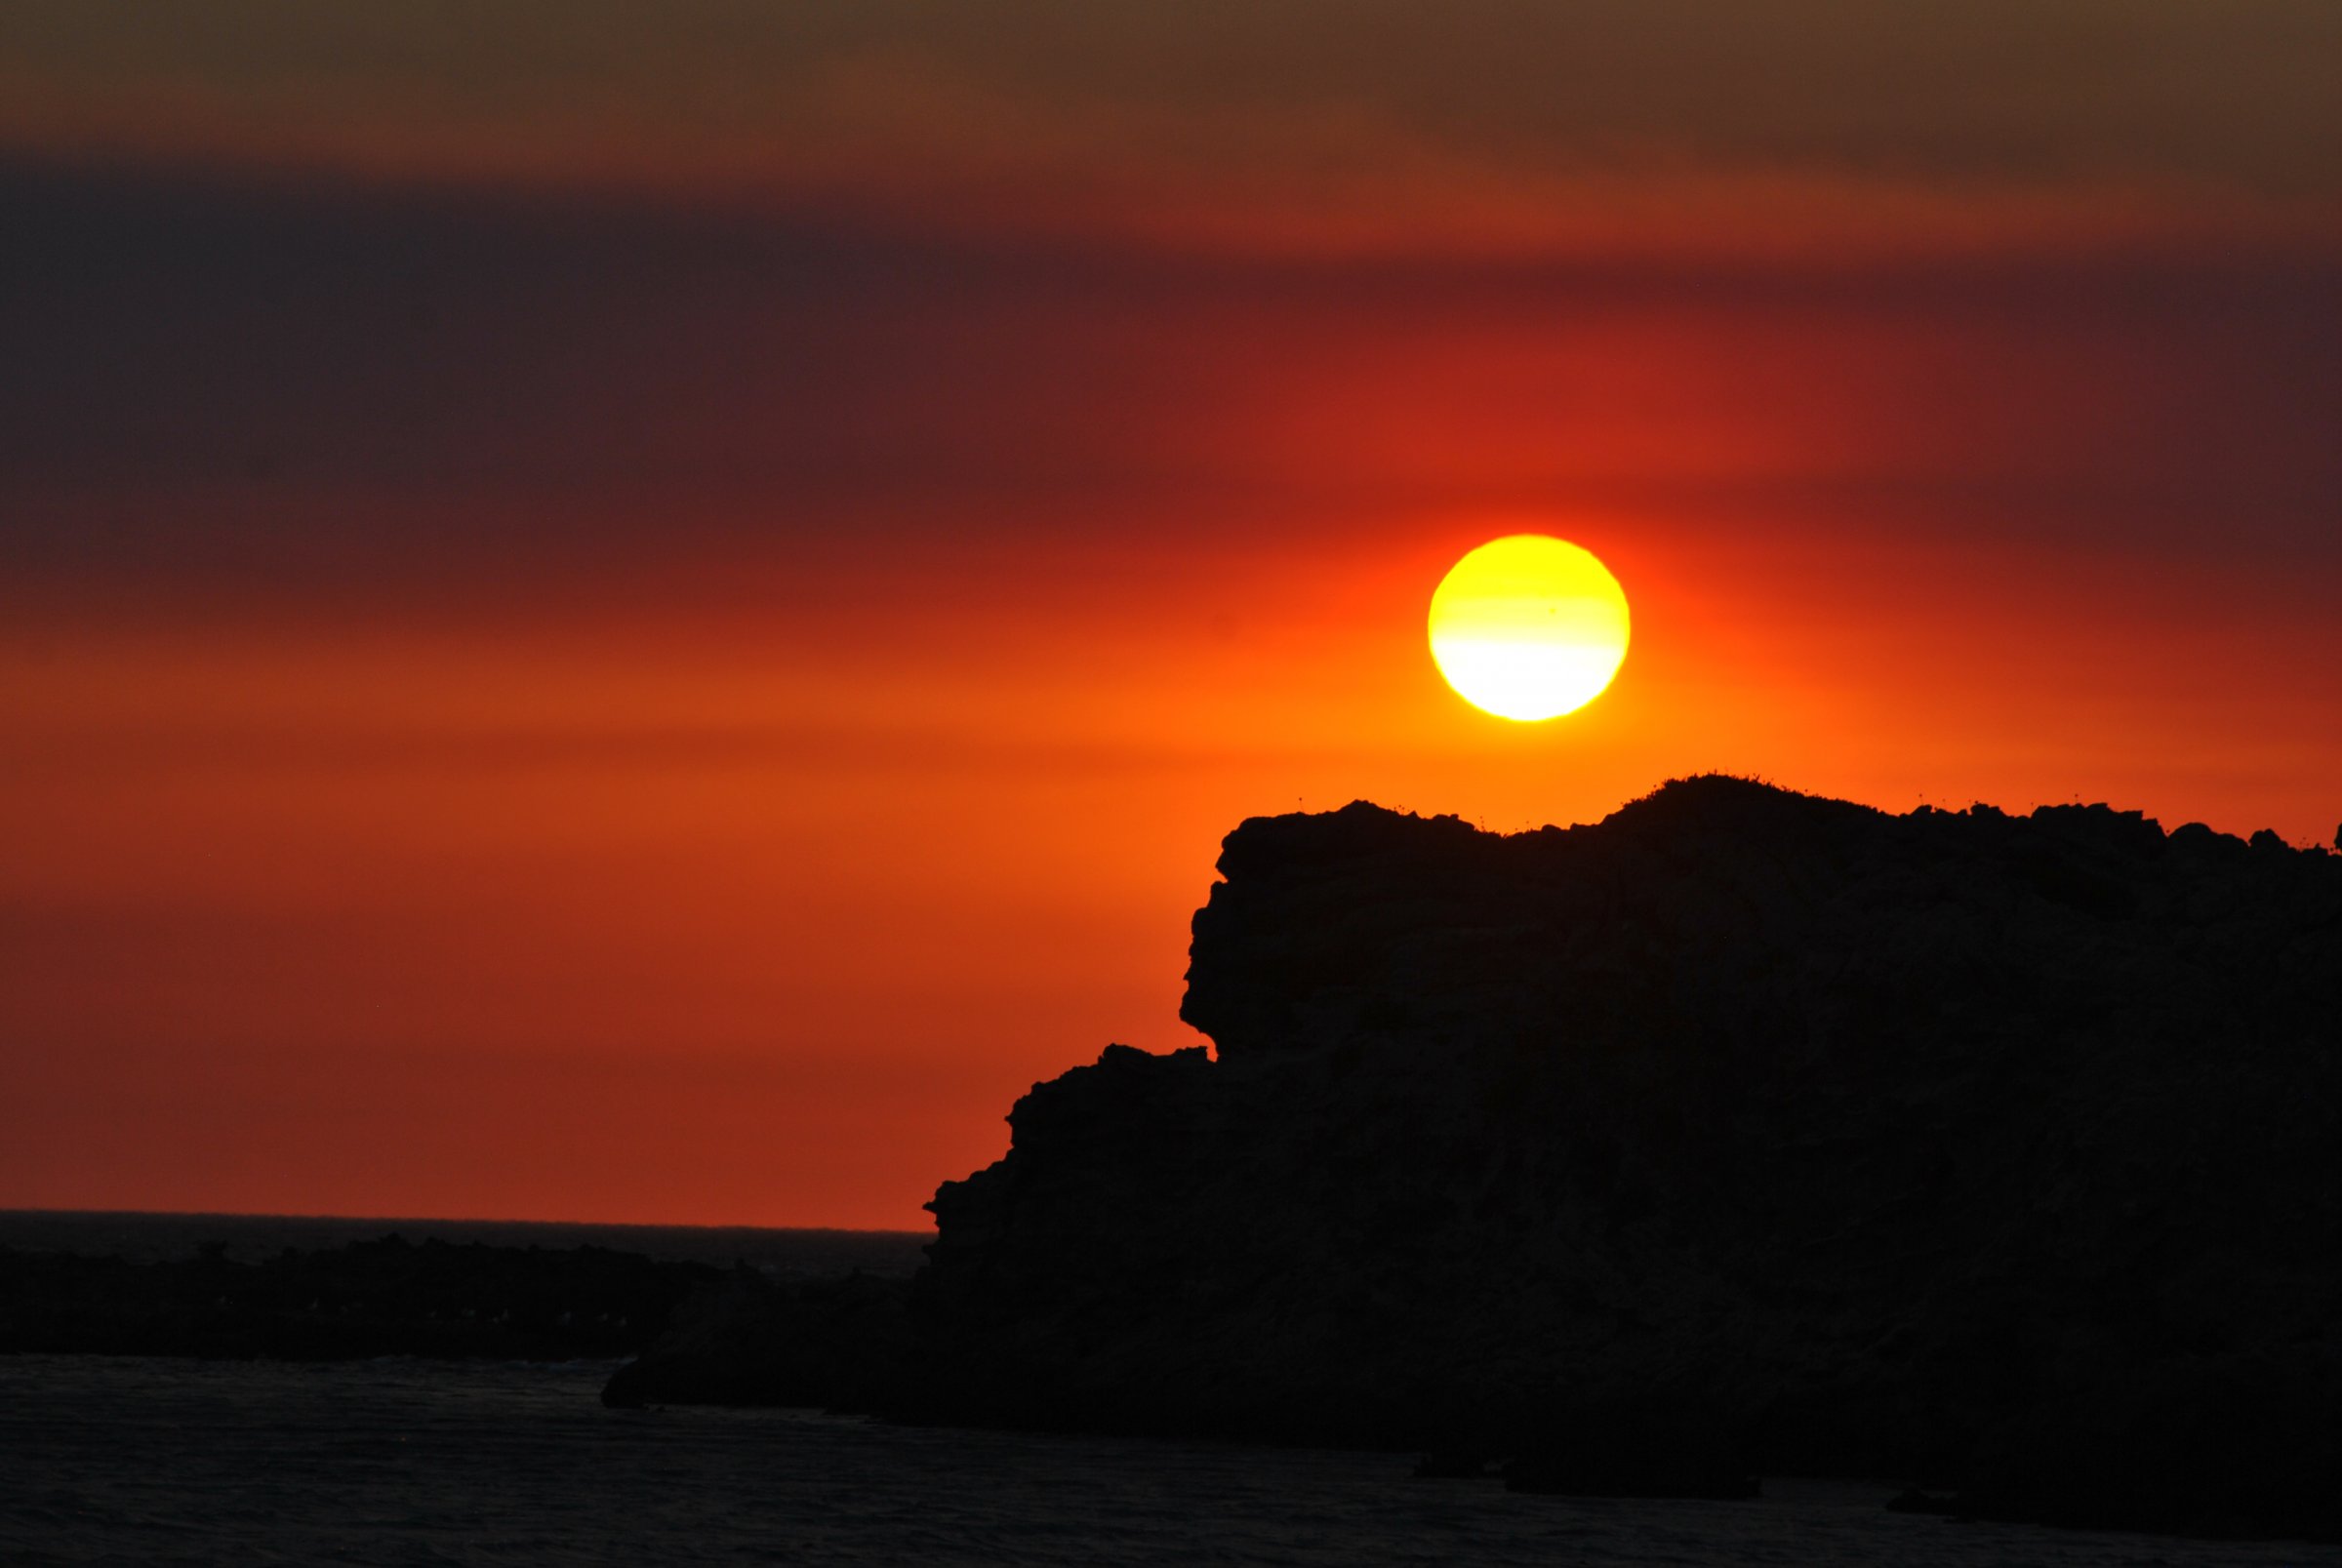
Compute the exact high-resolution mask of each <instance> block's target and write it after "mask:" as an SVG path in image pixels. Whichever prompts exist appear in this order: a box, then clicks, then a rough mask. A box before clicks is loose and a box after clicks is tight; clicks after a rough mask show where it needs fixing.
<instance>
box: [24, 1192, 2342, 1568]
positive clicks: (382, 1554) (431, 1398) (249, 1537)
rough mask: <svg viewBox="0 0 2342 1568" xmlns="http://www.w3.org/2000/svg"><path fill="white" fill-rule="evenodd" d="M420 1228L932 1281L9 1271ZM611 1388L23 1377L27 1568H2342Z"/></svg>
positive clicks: (1885, 1492)
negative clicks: (634, 1395)
mask: <svg viewBox="0 0 2342 1568" xmlns="http://www.w3.org/2000/svg"><path fill="white" fill-rule="evenodd" d="M387 1230H397V1231H399V1232H401V1233H403V1234H405V1235H407V1236H408V1238H409V1239H410V1240H422V1239H424V1237H426V1236H432V1235H436V1236H440V1237H442V1238H444V1239H446V1240H450V1241H469V1240H479V1241H492V1242H498V1243H502V1244H506V1245H527V1244H529V1243H531V1242H535V1243H536V1244H538V1245H542V1246H574V1245H578V1244H580V1243H583V1242H593V1243H596V1244H599V1245H603V1246H618V1247H626V1248H629V1249H630V1250H633V1251H638V1252H651V1253H655V1254H656V1255H658V1256H661V1257H669V1258H696V1259H702V1260H705V1261H707V1262H709V1263H716V1264H729V1263H730V1262H731V1261H732V1260H733V1259H734V1258H742V1259H746V1260H747V1261H748V1262H750V1263H752V1264H755V1265H757V1266H761V1267H765V1268H768V1269H770V1270H772V1271H774V1272H776V1273H781V1274H801V1273H809V1272H822V1271H835V1270H836V1269H839V1268H842V1267H852V1266H864V1267H874V1268H884V1269H886V1270H888V1271H908V1269H909V1268H910V1267H913V1266H916V1264H917V1262H918V1256H919V1255H918V1251H917V1248H918V1244H919V1243H920V1242H921V1241H922V1240H923V1239H925V1238H924V1237H921V1236H918V1235H913V1234H907V1233H879V1232H853V1231H802V1230H799V1231H782V1230H693V1229H683V1228H671V1227H657V1228H651V1227H636V1226H514V1225H495V1224H484V1223H473V1222H445V1221H421V1222H418V1221H380V1220H366V1221H349V1220H279V1219H252V1218H247V1217H223V1216H191V1217H190V1216H177V1215H23V1214H13V1215H0V1245H12V1246H20V1247H34V1246H41V1247H67V1248H72V1249H74V1250H79V1251H84V1252H119V1253H124V1254H125V1255H129V1256H139V1257H175V1256H183V1255H184V1254H186V1253H187V1252H188V1251H190V1250H191V1249H192V1248H193V1247H194V1246H195V1245H197V1244H198V1243H199V1242H204V1241H223V1242H225V1243H226V1244H227V1245H228V1248H229V1250H230V1252H231V1254H233V1255H236V1256H241V1257H265V1256H269V1255H271V1254H273V1253H274V1252H276V1251H277V1250H278V1249H280V1248H282V1247H285V1246H302V1247H314V1246H336V1245H340V1244H341V1243H342V1242H344V1241H348V1240H353V1239H361V1238H365V1237H371V1236H376V1235H381V1234H383V1233H384V1232H385V1231H387ZM611 1369H612V1364H610V1363H592V1364H585V1363H571V1364H564V1365H550V1366H547V1365H516V1364H505V1363H491V1362H447V1361H415V1360H404V1359H397V1360H382V1361H367V1362H344V1363H340V1364H331V1365H314V1364H292V1363H281V1362H264V1361H244V1362H223V1361H168V1360H146V1359H134V1358H127V1357H124V1358H112V1357H99V1356H0V1568H39V1565H46V1564H85V1563H106V1564H199V1565H206V1568H211V1565H219V1568H229V1565H237V1568H241V1565H246V1564H304V1565H305V1564H311V1563H350V1564H400V1565H404V1564H481V1565H489V1564H500V1565H515V1568H521V1565H539V1564H545V1565H551V1564H586V1563H611V1564H664V1563H791V1564H806V1565H816V1568H818V1565H821V1564H894V1563H904V1564H912V1563H916V1564H929V1563H933V1564H947V1565H949V1564H987V1565H1006V1564H1032V1565H1037V1568H1050V1565H1059V1564H1063V1565H1068V1568H1071V1565H1084V1568H1087V1565H1094V1564H1119V1563H1131V1564H1213V1563H1222V1564H1236V1563H1240V1564H1291V1565H1307V1568H1316V1565H1329V1568H1330V1565H1337V1564H1340V1565H1370V1564H1424V1565H1429V1564H1449V1563H1457V1564H1492V1565H1510V1564H1522V1565H1527V1564H1537V1565H1541V1568H1558V1565H1571V1568H1630V1565H1632V1568H1658V1565H1662V1564H1713V1565H1718V1568H1733V1565H1742V1564H1750V1565H1754V1564H1778V1565H1785V1568H1787V1565H1800V1568H1801V1565H1811V1568H1839V1565H1851V1564H1906V1565H1912V1568H1931V1565H1943V1568H1986V1565H1997V1568H1998V1565H2009V1568H2015V1565H2041V1568H2116V1565H2124V1568H2148V1565H2167V1568H2215V1565H2237V1568H2254V1565H2262V1564H2290V1565H2303V1568H2307V1565H2312V1564H2327V1565H2333V1568H2342V1548H2312V1547H2303V1546H2288V1545H2282V1544H2280V1545H2252V1546H2239V1545H2234V1544H2219V1543H2197V1542H2175V1541H2166V1540H2159V1539H2155V1538H2150V1537H2144V1536H2123V1535H2107V1534H2092V1533H2075V1532H2062V1531H2046V1530H2029V1529H2022V1528H2016V1527H2008V1526H1993V1525H1960V1524H1955V1523H1952V1522H1950V1521H1947V1520H1942V1519H1935V1518H1927V1517H1921V1516H1915V1515H1910V1514H1895V1513H1889V1512H1887V1511H1885V1509H1884V1508H1883V1507H1882V1506H1881V1505H1882V1504H1883V1503H1884V1501H1885V1499H1886V1498H1887V1497H1888V1496H1889V1495H1890V1493H1891V1492H1892V1491H1893V1490H1895V1488H1894V1487H1893V1486H1892V1485H1891V1484H1887V1483H1880V1484H1877V1485H1865V1484H1860V1483H1844V1482H1797V1481H1782V1480H1768V1481H1767V1483H1766V1496H1765V1497H1764V1498H1763V1499H1761V1500H1758V1501H1756V1502H1750V1503H1647V1502H1633V1503H1625V1502H1618V1503H1604V1502H1582V1501H1572V1500H1568V1499H1560V1498H1541V1497H1515V1496H1512V1495H1509V1494H1507V1493H1506V1492H1504V1491H1503V1490H1502V1489H1501V1488H1500V1487H1498V1486H1497V1485H1495V1484H1494V1483H1483V1482H1469V1483H1458V1482H1422V1481H1416V1480H1413V1479H1411V1478H1410V1477H1409V1475H1408V1473H1407V1472H1408V1470H1409V1468H1410V1456H1405V1455H1383V1454H1356V1453H1335V1452H1318V1451H1308V1450H1292V1449H1259V1448H1244V1447H1234V1446H1215V1445H1205V1444H1192V1443H1170V1442H1148V1441H1143V1440H1137V1439H1099V1438H1074V1437H1051V1436H1042V1435H1033V1434H1025V1433H1008V1432H980V1431H956V1430H949V1429H943V1428H922V1427H888V1426H885V1425H882V1424H878V1423H874V1422H868V1421H864V1420H859V1419H852V1418H845V1417H834V1416H825V1415H821V1414H818V1413H815V1412H811V1411H725V1410H694V1409H673V1410H654V1411H613V1410H605V1409H603V1408H602V1406H601V1404H600V1402H599V1399H598V1397H597V1395H598V1393H599V1390H600V1388H601V1385H602V1383H603V1381H604V1380H605V1379H606V1378H607V1377H608V1376H609V1374H610V1371H611Z"/></svg>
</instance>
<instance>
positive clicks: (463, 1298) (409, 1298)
mask: <svg viewBox="0 0 2342 1568" xmlns="http://www.w3.org/2000/svg"><path fill="white" fill-rule="evenodd" d="M724 1277H725V1276H724V1272H723V1270H721V1269H718V1268H714V1267H710V1266H707V1265H706V1264H697V1263H678V1262H665V1261H660V1260H655V1259H651V1258H643V1257H638V1256H636V1255H634V1254H632V1253H625V1252H615V1251H612V1250H610V1249H608V1248H605V1247H551V1248H547V1247H490V1246H482V1245H479V1244H478V1243H467V1244H464V1245H460V1246H459V1245H450V1244H449V1243H447V1242H444V1241H439V1240H436V1239H434V1240H426V1241H424V1242H423V1243H422V1244H421V1245H415V1244H411V1243H409V1242H408V1241H406V1240H405V1239H404V1238H403V1237H400V1236H396V1235H389V1236H384V1237H382V1238H381V1239H379V1240H375V1241H361V1242H352V1243H350V1244H349V1245H347V1246H344V1247H336V1248H325V1249H318V1250H315V1251H305V1252H304V1251H296V1250H293V1249H291V1248H288V1249H286V1250H285V1251H283V1252H282V1253H280V1254H278V1255H277V1256H276V1257H274V1258H270V1259H266V1260H264V1261H262V1262H259V1263H238V1262H236V1261H235V1260H233V1259H231V1258H228V1257H226V1256H225V1255H224V1249H222V1248H218V1247H213V1248H205V1249H201V1250H199V1251H198V1252H197V1253H196V1254H195V1255H194V1256H192V1257H188V1258H183V1259H176V1260H166V1261H158V1262H153V1263H129V1262H125V1261H124V1260H122V1259H119V1258H86V1257H79V1256H76V1255H74V1254H71V1253H57V1252H19V1251H10V1250H7V1249H4V1248H0V1354H10V1353H22V1352H40V1353H49V1354H65V1353H72V1354H85V1355H177V1356H197V1357H204V1358H210V1359H221V1360H244V1359H251V1358H255V1357H267V1358H269V1359H274V1360H292V1361H337V1360H350V1359H360V1358H365V1357H371V1356H381V1355H416V1356H436V1357H451V1358H464V1357H475V1356H476V1357H487V1358H491V1359H496V1360H509V1361H568V1360H577V1359H584V1358H598V1357H605V1356H620V1355H630V1354H634V1353H636V1352H638V1351H640V1350H641V1349H642V1348H643V1347H645V1346H646V1345H648V1344H650V1342H651V1341H652V1339H653V1338H654V1337H655V1336H656V1335H657V1334H658V1333H659V1331H660V1329H661V1328H662V1327H663V1326H664V1324H665V1323H666V1317H667V1314H668V1312H669V1311H670V1310H672V1309H673V1307H675V1305H676V1303H677V1302H679V1301H682V1300H684V1299H685V1298H687V1297H689V1296H690V1295H691V1294H692V1293H693V1292H694V1291H697V1290H703V1289H706V1288H708V1287H710V1286H713V1285H715V1284H717V1283H718V1282H720V1281H722V1280H723V1278H724Z"/></svg>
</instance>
